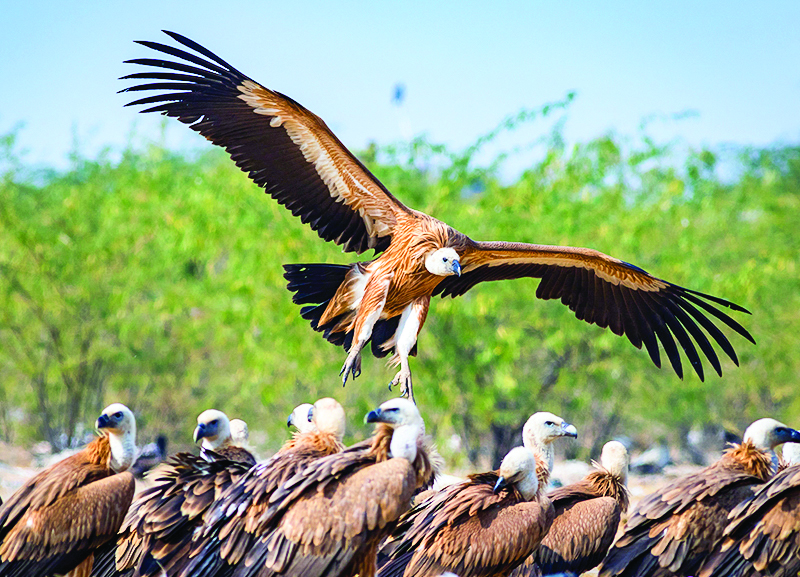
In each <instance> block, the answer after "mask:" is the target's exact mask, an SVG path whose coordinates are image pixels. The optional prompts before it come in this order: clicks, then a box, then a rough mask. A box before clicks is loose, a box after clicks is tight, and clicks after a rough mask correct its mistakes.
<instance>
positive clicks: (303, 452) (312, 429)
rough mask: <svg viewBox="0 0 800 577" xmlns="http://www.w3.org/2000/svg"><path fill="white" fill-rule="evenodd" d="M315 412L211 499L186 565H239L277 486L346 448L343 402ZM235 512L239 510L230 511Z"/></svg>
mask: <svg viewBox="0 0 800 577" xmlns="http://www.w3.org/2000/svg"><path fill="white" fill-rule="evenodd" d="M311 410H312V413H311V421H310V423H309V425H310V426H309V427H308V428H307V430H306V431H305V432H296V433H295V434H294V435H293V436H292V438H291V439H289V440H288V441H286V443H284V445H283V447H281V449H280V451H278V452H277V453H276V454H275V455H274V456H273V457H272V458H271V459H269V460H268V461H266V462H264V463H261V464H260V465H258V466H256V467H253V468H252V469H251V470H249V471H248V472H247V473H246V474H245V475H243V476H242V477H241V478H240V479H238V480H237V482H236V483H234V484H232V486H231V487H230V489H229V490H227V491H226V493H225V495H224V498H222V499H218V500H216V502H215V503H213V505H212V506H211V507H210V509H209V511H208V514H207V515H206V516H205V518H204V521H205V523H204V526H203V528H202V532H200V533H198V535H197V537H196V538H195V542H194V544H193V546H192V553H191V554H190V555H187V556H184V558H183V559H182V560H181V563H182V564H189V563H191V564H192V565H191V566H192V567H195V566H197V565H203V566H204V567H205V569H204V571H206V572H208V573H209V574H214V573H213V571H215V570H216V569H212V568H221V567H224V566H231V565H236V564H237V563H239V562H240V561H241V559H242V555H243V554H244V552H246V551H248V550H249V549H250V548H251V547H252V546H253V545H254V543H255V540H256V538H257V536H258V534H259V532H260V531H261V530H262V521H261V519H262V515H263V514H264V513H265V512H266V510H267V508H268V506H269V502H270V497H271V496H272V494H273V493H274V492H275V490H277V489H278V487H280V486H281V484H282V483H283V482H284V481H286V480H288V479H290V478H292V477H293V476H294V475H296V474H297V473H299V472H301V471H303V470H304V469H305V467H306V466H307V465H309V464H310V463H312V462H313V461H315V460H317V459H320V458H322V457H327V456H329V455H333V454H335V453H339V452H341V451H342V449H344V445H342V437H343V436H344V427H345V414H344V409H343V408H342V406H341V405H340V404H339V403H338V402H337V401H335V400H334V399H330V398H324V399H320V400H318V401H317V402H316V403H314V405H313V408H312V409H311ZM233 511H235V514H231V512H233ZM174 573H175V574H177V573H178V571H175V572H174Z"/></svg>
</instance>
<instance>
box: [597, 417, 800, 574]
mask: <svg viewBox="0 0 800 577" xmlns="http://www.w3.org/2000/svg"><path fill="white" fill-rule="evenodd" d="M798 440H800V433H798V432H797V431H795V430H794V429H790V428H789V427H787V426H786V425H784V424H782V423H779V422H778V421H776V420H774V419H759V420H758V421H756V422H754V423H753V424H752V425H750V426H749V427H748V428H747V430H746V431H745V434H744V441H743V442H742V443H741V444H740V445H734V446H733V448H731V449H728V450H727V451H726V452H725V454H724V455H723V456H722V458H721V459H720V460H719V461H717V462H716V463H714V464H713V465H711V466H709V467H706V468H705V469H703V470H702V471H700V472H698V473H695V474H693V475H689V476H687V477H683V478H681V479H678V480H676V481H674V482H672V483H669V484H668V485H667V486H666V487H663V488H661V489H660V490H659V491H657V492H656V493H653V494H652V495H649V496H648V497H645V498H644V499H643V500H642V501H641V502H640V503H639V505H638V507H637V508H636V511H635V512H634V513H633V515H632V516H631V517H630V519H628V522H627V524H626V526H625V533H624V534H623V535H622V536H621V537H620V538H619V539H618V540H617V542H616V543H614V546H613V547H612V548H611V550H610V551H609V552H608V555H607V556H606V559H605V560H604V561H603V565H602V567H601V569H600V575H601V576H611V575H621V576H625V577H629V576H634V575H651V576H653V577H660V576H667V575H696V574H697V571H698V570H699V569H700V566H701V564H702V563H703V561H704V560H705V558H706V557H707V556H708V554H709V553H711V551H712V550H713V549H714V547H715V546H716V545H717V543H718V542H719V541H720V540H721V539H722V536H723V531H724V529H725V525H726V520H727V518H728V514H729V513H730V512H731V511H732V510H733V508H734V507H736V505H738V504H739V503H741V502H742V501H745V500H747V499H750V498H751V497H752V496H753V493H754V492H755V491H756V490H757V489H758V488H759V487H760V486H762V485H763V483H764V482H765V481H767V480H768V479H769V478H770V477H771V476H772V475H773V473H774V470H773V467H772V454H771V451H772V449H774V448H775V447H776V446H778V445H780V444H782V443H786V442H797V441H798Z"/></svg>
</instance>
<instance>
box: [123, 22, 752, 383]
mask: <svg viewBox="0 0 800 577" xmlns="http://www.w3.org/2000/svg"><path fill="white" fill-rule="evenodd" d="M166 33H167V34H168V35H169V36H170V37H171V38H173V39H174V40H175V41H176V42H178V43H180V44H182V45H183V46H185V47H186V48H189V49H190V50H192V51H194V53H192V52H188V51H186V50H183V49H180V48H175V47H172V46H168V45H165V44H161V43H157V42H147V41H142V42H139V43H140V44H142V45H144V46H146V47H148V48H151V49H153V50H155V51H157V52H160V53H161V54H165V55H168V56H170V57H172V59H160V58H159V59H153V58H140V59H135V60H130V61H128V62H129V63H132V64H137V65H143V66H148V67H152V68H154V69H155V70H148V71H146V72H138V73H135V74H130V75H128V76H125V77H124V78H125V79H129V80H137V81H140V80H141V81H145V82H144V83H142V84H137V85H134V86H131V87H129V88H127V89H125V91H149V90H154V91H157V94H155V95H153V96H148V97H146V98H141V99H139V100H136V101H134V102H131V103H129V105H152V106H149V107H148V108H146V109H144V110H143V112H161V113H162V114H165V115H167V116H173V117H176V118H178V120H180V121H181V122H183V123H185V124H188V125H189V126H190V127H191V128H192V129H193V130H195V131H197V132H199V133H200V134H202V135H203V136H205V137H206V138H207V139H208V140H210V141H211V142H213V143H214V144H216V145H219V146H222V147H223V148H225V149H226V150H227V151H228V153H229V154H230V156H231V158H232V159H233V161H234V162H235V163H236V165H237V166H239V168H241V169H242V170H243V171H245V172H246V173H247V174H248V175H249V176H250V178H251V179H252V180H253V181H254V182H255V183H256V184H258V185H259V186H261V187H263V188H264V189H265V191H266V192H267V193H268V194H269V195H270V196H272V197H273V198H274V199H275V200H277V201H278V202H279V203H281V204H282V205H284V206H285V207H286V208H288V209H289V210H291V211H292V214H294V215H295V216H299V217H300V219H301V220H302V221H303V222H304V223H308V224H309V225H310V226H311V228H312V229H314V230H315V231H317V234H319V236H320V237H321V238H322V239H324V240H327V241H332V242H334V243H336V244H338V245H341V246H342V248H343V249H344V251H345V252H356V253H358V254H360V253H362V252H364V251H365V250H368V249H373V250H374V251H375V252H376V253H382V254H380V256H378V257H377V258H375V259H374V260H372V261H368V262H357V263H354V264H352V265H349V266H345V265H327V264H297V265H285V269H286V272H285V275H284V276H285V277H286V279H287V280H288V281H289V284H288V288H289V290H291V291H293V292H294V293H295V294H294V297H293V300H294V302H295V303H298V304H304V305H308V306H305V307H304V308H303V309H302V310H301V315H302V316H303V318H305V319H306V320H309V321H311V326H312V327H313V328H314V330H317V331H320V332H322V333H323V334H324V336H325V338H326V339H327V340H328V341H330V342H331V343H333V344H336V345H342V346H344V348H345V349H346V350H347V351H348V356H347V359H346V361H345V363H344V366H343V367H342V371H341V373H340V374H342V375H343V382H345V383H346V382H347V379H348V377H349V375H351V374H352V375H353V377H354V378H355V377H357V376H358V375H359V374H360V372H361V350H362V349H363V347H364V346H365V345H366V344H367V343H369V342H370V341H371V342H372V352H373V354H374V355H375V356H377V357H383V356H385V355H387V354H389V353H392V352H393V353H394V355H393V357H392V360H393V362H394V363H396V364H399V365H400V371H399V372H398V373H397V375H396V376H395V377H394V379H393V380H392V385H400V387H401V391H402V392H403V393H404V394H407V395H409V396H412V398H413V393H412V381H411V370H410V368H409V364H408V357H409V355H414V354H416V342H417V335H418V334H419V331H420V330H421V329H422V325H423V324H424V323H425V318H426V316H427V314H428V307H429V305H430V300H431V297H432V296H434V295H437V294H441V296H442V297H445V296H451V297H456V296H460V295H462V294H464V293H466V292H467V291H468V290H469V289H471V288H472V287H473V286H475V285H476V284H478V283H480V282H484V281H492V280H507V279H515V278H522V277H532V278H540V279H541V282H540V283H539V287H538V288H537V290H536V296H537V297H538V298H541V299H560V300H561V302H562V303H564V304H565V305H567V306H568V307H569V308H570V309H571V310H572V311H573V312H575V315H576V316H577V317H578V318H579V319H582V320H585V321H586V322H588V323H594V324H597V325H598V326H601V327H609V328H611V330H612V331H613V332H614V333H615V334H617V335H623V334H624V335H626V336H627V337H628V339H629V340H630V341H631V343H633V345H634V346H635V347H637V348H641V347H642V345H644V346H645V348H646V349H647V352H648V353H649V355H650V358H651V359H652V361H653V362H654V363H655V365H656V366H658V367H660V366H661V357H660V352H659V345H658V343H659V342H660V343H661V346H662V347H663V348H664V351H665V353H666V355H667V358H668V359H669V361H670V363H671V365H672V368H673V369H674V370H675V372H676V373H677V374H678V376H679V377H681V378H682V377H683V367H682V365H681V359H680V352H679V348H678V347H680V348H681V349H683V351H684V353H685V354H686V357H687V358H688V360H689V362H690V363H691V365H692V367H693V368H694V370H695V372H696V373H697V375H698V376H699V377H700V379H703V377H704V373H703V365H702V362H701V354H702V355H703V356H705V357H706V358H707V359H708V361H709V362H710V363H711V365H712V367H713V368H714V370H715V371H716V372H717V374H719V375H721V374H722V368H721V365H720V361H719V359H718V357H717V354H716V352H715V350H714V348H713V347H712V345H711V341H712V340H713V341H714V342H716V343H717V345H718V346H719V347H720V348H721V349H722V350H723V351H724V352H725V354H727V355H728V357H730V358H731V360H732V361H733V362H734V363H736V364H737V365H738V358H737V356H736V352H735V351H734V349H733V346H732V345H731V344H730V342H729V340H728V339H727V337H726V336H725V335H724V334H723V332H722V331H721V330H720V329H719V327H717V325H716V324H715V323H714V322H713V321H712V319H711V318H710V317H713V318H714V319H716V320H717V321H719V322H721V323H722V324H724V325H726V326H728V327H729V328H731V329H732V330H734V331H735V332H737V333H739V334H740V335H742V336H743V337H745V338H746V339H748V340H749V341H751V342H755V341H754V340H753V337H752V336H751V335H750V333H749V332H748V331H747V330H746V329H745V328H744V327H742V326H741V325H740V324H739V323H738V322H736V321H735V320H733V319H732V318H731V317H730V316H728V315H727V314H725V313H723V312H722V311H721V310H720V309H719V308H718V307H727V308H730V309H732V310H735V311H739V312H745V313H746V312H748V311H747V310H745V309H744V308H742V307H740V306H738V305H736V304H734V303H732V302H729V301H727V300H725V299H721V298H718V297H714V296H711V295H707V294H703V293H700V292H697V291H692V290H689V289H686V288H683V287H680V286H678V285H675V284H672V283H669V282H667V281H664V280H661V279H659V278H656V277H654V276H652V275H650V274H648V273H647V272H645V271H644V270H642V269H640V268H638V267H636V266H633V265H631V264H628V263H626V262H623V261H621V260H619V259H616V258H614V257H611V256H608V255H605V254H603V253H600V252H598V251H596V250H591V249H586V248H574V247H562V246H547V245H535V244H525V243H514V242H477V241H474V240H472V239H470V238H469V237H468V236H466V235H464V234H462V233H460V232H458V231H457V230H455V229H453V228H452V227H450V226H448V225H447V224H446V223H443V222H441V221H439V220H436V219H435V218H433V217H431V216H428V215H427V214H424V213H422V212H419V211H416V210H413V209H411V208H409V207H407V206H405V205H404V204H403V203H402V202H400V201H399V200H398V199H396V198H395V197H394V196H393V195H392V194H391V193H390V192H389V191H388V190H387V189H386V188H385V187H384V186H383V185H382V184H381V183H380V182H379V181H378V179H377V178H375V176H373V175H372V173H370V171H369V170H368V169H367V168H366V167H365V166H364V165H363V164H362V163H361V162H360V161H359V160H358V159H357V158H356V157H355V156H353V154H352V153H350V151H349V150H347V148H345V146H344V145H343V144H342V143H341V142H340V141H339V139H338V138H336V136H335V135H334V134H333V133H332V132H331V131H330V129H329V128H328V127H327V126H326V125H325V123H324V122H323V121H322V119H320V118H319V117H318V116H316V115H315V114H313V113H312V112H310V111H309V110H307V109H305V108H304V107H303V106H301V105H300V104H298V103H297V102H295V101H294V100H292V99H291V98H289V97H287V96H284V95H283V94H281V93H279V92H275V91H273V90H270V89H268V88H265V87H263V86H261V85H260V84H258V83H257V82H255V81H254V80H252V79H250V78H249V77H247V76H245V75H244V74H242V73H241V72H239V71H238V70H236V69H235V68H233V67H232V66H231V65H229V64H228V63H227V62H225V61H224V60H222V59H221V58H219V57H218V56H216V55H215V54H213V53H212V52H210V51H209V50H207V49H206V48H203V47H202V46H200V45H199V44H197V43H196V42H193V41H192V40H189V39H188V38H186V37H184V36H181V35H180V34H176V33H174V32H166ZM715 305H716V306H715ZM704 330H705V332H704ZM706 334H707V335H708V336H710V337H711V339H710V340H709V338H708V336H706ZM676 341H677V343H676ZM695 344H696V345H697V346H698V347H699V348H700V352H698V350H697V348H696V346H695Z"/></svg>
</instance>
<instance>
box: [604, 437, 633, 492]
mask: <svg viewBox="0 0 800 577" xmlns="http://www.w3.org/2000/svg"><path fill="white" fill-rule="evenodd" d="M600 466H601V467H602V468H603V469H605V470H606V471H608V472H609V473H610V474H611V475H613V476H614V477H617V478H618V479H620V480H622V482H623V483H624V482H626V481H627V479H628V449H626V448H625V445H623V444H622V443H620V442H619V441H609V442H608V443H606V444H605V445H603V452H602V453H600Z"/></svg>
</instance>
